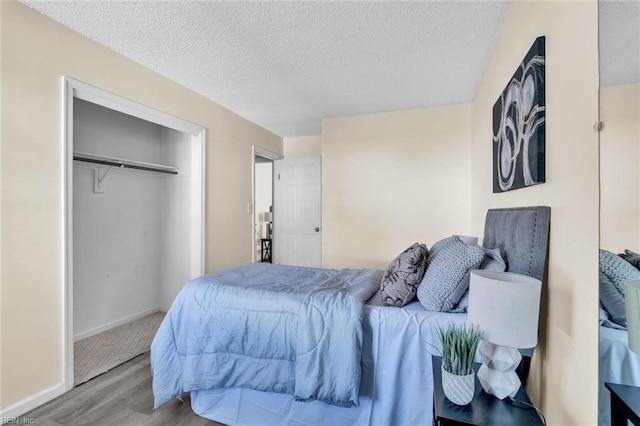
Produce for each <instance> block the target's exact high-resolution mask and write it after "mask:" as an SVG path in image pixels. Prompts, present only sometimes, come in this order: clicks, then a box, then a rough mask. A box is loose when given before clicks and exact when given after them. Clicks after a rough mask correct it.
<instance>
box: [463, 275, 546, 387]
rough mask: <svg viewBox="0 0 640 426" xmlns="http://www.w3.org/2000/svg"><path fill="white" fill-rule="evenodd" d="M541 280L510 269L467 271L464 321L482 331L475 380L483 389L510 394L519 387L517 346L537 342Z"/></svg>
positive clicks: (526, 345) (518, 354)
mask: <svg viewBox="0 0 640 426" xmlns="http://www.w3.org/2000/svg"><path fill="white" fill-rule="evenodd" d="M541 291H542V282H541V281H540V280H538V279H535V278H532V277H528V276H525V275H520V274H514V273H511V272H495V271H483V270H476V271H471V280H470V284H469V307H468V311H469V314H468V316H467V323H469V324H476V325H477V326H478V327H480V330H482V332H483V334H484V335H483V339H482V340H481V341H480V344H479V345H478V352H479V353H480V356H481V358H482V366H481V367H480V369H479V370H478V380H479V381H480V384H481V385H482V388H483V389H484V390H485V392H486V393H488V394H491V395H495V396H496V397H498V398H500V399H504V398H506V397H507V396H509V397H511V398H513V397H514V396H515V395H516V393H518V389H520V379H519V378H518V375H517V374H516V372H515V369H516V368H517V367H518V365H519V364H520V361H521V360H522V355H521V354H520V351H519V350H518V349H529V348H533V347H535V346H536V344H537V343H538V317H539V314H540V294H541Z"/></svg>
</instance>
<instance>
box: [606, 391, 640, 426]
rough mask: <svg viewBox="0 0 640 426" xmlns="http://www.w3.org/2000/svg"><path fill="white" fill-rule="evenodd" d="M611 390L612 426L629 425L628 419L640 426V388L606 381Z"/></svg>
mask: <svg viewBox="0 0 640 426" xmlns="http://www.w3.org/2000/svg"><path fill="white" fill-rule="evenodd" d="M604 386H605V387H606V388H607V389H609V392H611V426H627V420H629V421H630V422H631V423H633V424H634V425H636V426H640V388H639V387H636V386H627V385H617V384H615V383H605V384H604Z"/></svg>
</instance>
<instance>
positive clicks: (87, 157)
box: [73, 151, 180, 175]
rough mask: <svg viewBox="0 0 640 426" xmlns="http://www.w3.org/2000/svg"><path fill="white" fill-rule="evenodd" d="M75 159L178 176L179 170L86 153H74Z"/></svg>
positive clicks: (161, 165) (162, 165)
mask: <svg viewBox="0 0 640 426" xmlns="http://www.w3.org/2000/svg"><path fill="white" fill-rule="evenodd" d="M73 159H74V160H76V161H84V162H86V163H94V164H104V165H107V166H114V167H126V168H129V169H136V170H146V171H148V172H158V173H168V174H171V175H177V174H178V171H179V170H180V169H178V168H177V167H173V166H165V165H164V164H154V163H145V162H144V161H134V160H125V159H122V158H116V157H107V156H104V155H98V154H88V153H86V152H79V151H74V152H73Z"/></svg>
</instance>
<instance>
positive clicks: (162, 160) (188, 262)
mask: <svg viewBox="0 0 640 426" xmlns="http://www.w3.org/2000/svg"><path fill="white" fill-rule="evenodd" d="M194 147H195V145H194V143H193V141H192V135H190V134H188V133H183V132H180V131H177V130H173V129H170V128H168V127H164V126H161V125H158V124H155V123H152V122H149V121H145V120H142V119H140V118H136V117H133V116H130V115H127V114H124V113H121V112H118V111H115V110H112V109H109V108H106V107H103V106H100V105H97V104H94V103H91V102H88V101H85V100H81V99H78V98H74V99H73V188H72V192H73V193H72V203H73V339H74V341H78V340H81V339H84V338H87V337H89V336H92V335H95V334H97V333H100V332H103V331H105V330H108V329H111V328H113V327H116V326H119V325H122V324H125V323H128V322H129V321H132V320H135V319H138V318H141V317H143V316H145V315H148V314H151V313H154V312H158V311H161V310H165V311H166V309H168V307H169V306H170V304H171V302H172V301H173V298H174V297H175V295H176V294H177V292H178V290H179V289H180V288H181V287H182V285H183V284H184V283H185V282H186V281H188V280H189V279H190V278H191V276H192V275H193V270H194V268H193V266H194V264H197V265H200V263H199V262H200V261H201V258H198V259H195V260H193V259H192V255H194V253H191V251H192V247H193V243H194V241H192V240H193V239H194V238H198V239H199V238H201V236H194V233H193V229H194V227H193V226H192V221H193V219H194V217H196V218H197V217H198V215H201V214H202V211H201V204H200V207H198V203H201V200H192V198H193V196H192V194H193V185H192V183H193V182H192V179H198V178H199V173H201V171H200V170H196V171H195V172H194V173H192V169H194V168H197V167H198V164H200V165H201V159H200V158H201V157H200V156H201V152H194ZM198 161H200V163H198ZM194 201H197V202H194ZM198 208H200V211H198ZM200 232H201V229H200ZM196 255H197V256H199V257H200V256H201V253H197V254H196ZM200 267H201V266H198V267H196V268H195V269H198V268H200Z"/></svg>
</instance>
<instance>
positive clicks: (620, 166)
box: [600, 83, 640, 253]
mask: <svg viewBox="0 0 640 426" xmlns="http://www.w3.org/2000/svg"><path fill="white" fill-rule="evenodd" d="M600 120H601V121H603V122H604V130H603V131H602V132H601V133H600V247H602V248H603V249H606V250H609V251H613V252H615V253H621V252H622V251H624V250H625V249H631V250H633V251H636V252H640V225H639V222H640V167H639V166H640V83H633V84H620V85H615V86H605V87H601V88H600Z"/></svg>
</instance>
